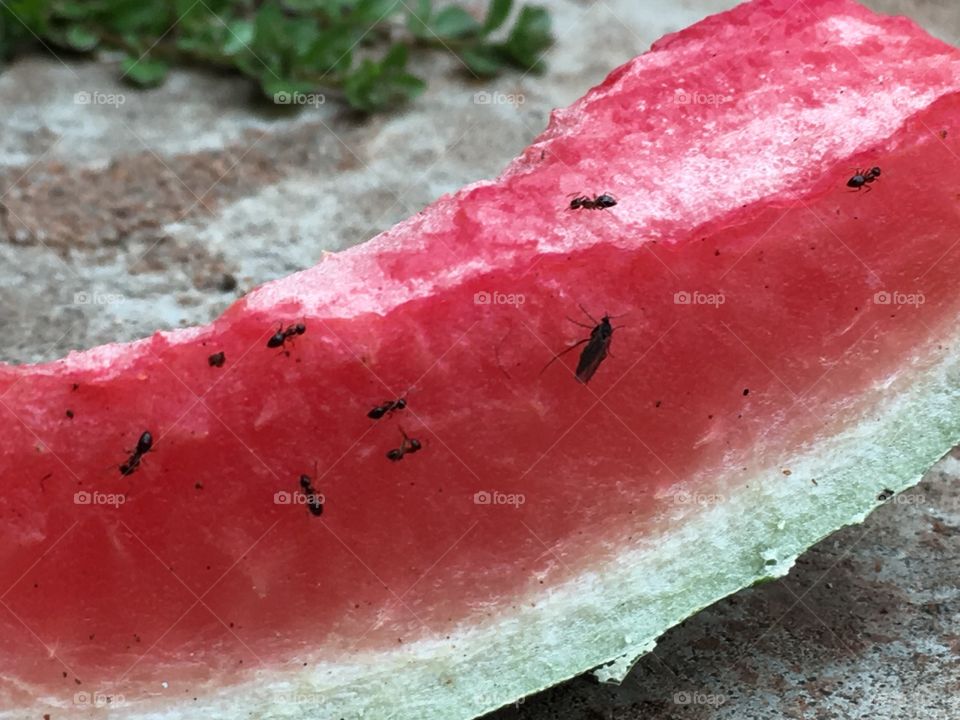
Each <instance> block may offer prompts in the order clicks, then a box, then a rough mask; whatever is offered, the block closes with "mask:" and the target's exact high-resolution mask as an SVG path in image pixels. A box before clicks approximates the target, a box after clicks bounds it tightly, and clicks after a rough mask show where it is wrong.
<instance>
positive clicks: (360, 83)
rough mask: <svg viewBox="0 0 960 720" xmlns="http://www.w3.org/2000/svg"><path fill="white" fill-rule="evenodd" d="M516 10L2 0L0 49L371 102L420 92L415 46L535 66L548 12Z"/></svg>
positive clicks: (387, 2) (143, 73)
mask: <svg viewBox="0 0 960 720" xmlns="http://www.w3.org/2000/svg"><path fill="white" fill-rule="evenodd" d="M512 10H513V0H491V2H490V5H489V7H488V9H487V13H486V16H485V17H484V18H483V20H478V19H476V18H474V17H473V15H471V14H470V13H469V12H467V11H466V10H465V9H464V8H462V7H460V6H458V5H455V4H452V5H446V6H444V7H441V8H434V7H433V5H432V0H171V1H168V2H164V1H161V0H153V1H150V0H4V2H3V3H0V59H2V60H6V59H9V58H10V57H12V56H14V55H16V54H18V53H21V52H23V51H25V50H28V49H30V48H32V47H36V46H41V47H42V46H46V47H47V48H49V49H52V50H53V51H54V52H56V51H57V50H58V49H61V50H62V49H68V50H70V51H72V52H78V53H92V52H94V51H96V50H98V49H106V50H119V51H121V52H123V53H124V59H123V60H122V63H121V68H122V72H123V76H124V78H125V79H127V80H129V81H130V82H132V83H134V84H136V85H139V86H142V87H151V86H155V85H158V84H159V83H161V82H162V81H163V79H164V77H165V76H166V73H167V71H168V70H169V68H170V67H171V66H174V65H182V64H197V65H200V66H207V67H211V66H212V67H216V68H222V69H227V70H233V71H237V72H240V73H242V74H243V75H245V76H247V77H249V78H251V79H252V80H254V81H255V82H256V83H257V84H258V85H259V86H260V88H262V90H263V92H264V93H265V94H266V95H267V96H269V97H275V96H276V94H277V93H311V92H316V91H333V92H335V93H337V94H339V95H340V96H341V97H342V98H343V99H344V100H345V101H346V102H347V103H349V104H350V105H351V106H352V107H354V108H356V109H358V110H361V111H364V112H374V111H378V110H383V109H385V108H388V107H391V106H393V105H395V104H397V103H400V102H403V101H406V100H409V99H411V98H413V97H415V96H416V95H418V94H419V93H420V92H422V91H423V89H424V87H425V84H424V81H423V79H422V78H420V77H418V76H417V75H415V74H414V73H412V72H410V70H409V69H408V58H409V57H410V54H411V51H427V50H430V49H433V50H437V49H443V50H446V51H449V52H452V53H454V54H455V55H456V56H457V57H458V58H460V60H461V61H462V63H463V65H464V66H465V68H466V69H467V70H469V72H470V73H472V74H474V75H476V76H478V77H489V76H492V75H495V74H497V73H498V72H500V71H501V70H503V69H504V68H507V67H513V68H520V69H522V70H524V71H531V72H539V71H540V70H542V60H541V56H542V54H543V52H544V51H545V50H546V48H547V47H549V45H550V44H551V42H552V36H551V33H550V17H549V14H548V13H547V11H546V10H545V9H544V8H542V7H537V6H530V5H526V6H523V7H521V8H520V9H519V11H518V12H517V14H516V19H515V20H514V22H513V25H512V26H511V27H510V28H509V29H504V25H505V23H506V21H507V18H508V17H509V16H510V14H511V11H512ZM494 36H496V37H497V38H498V39H494Z"/></svg>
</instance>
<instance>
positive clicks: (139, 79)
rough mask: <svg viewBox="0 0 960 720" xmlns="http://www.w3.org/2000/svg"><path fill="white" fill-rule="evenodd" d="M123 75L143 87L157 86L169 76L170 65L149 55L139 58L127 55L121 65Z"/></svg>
mask: <svg viewBox="0 0 960 720" xmlns="http://www.w3.org/2000/svg"><path fill="white" fill-rule="evenodd" d="M120 67H121V68H122V69H123V77H124V78H126V79H127V80H129V81H130V82H132V83H134V84H135V85H140V86H141V87H155V86H156V85H159V84H160V83H162V82H163V80H164V78H166V76H167V70H169V69H170V68H169V66H168V65H167V64H166V63H165V62H163V61H161V60H151V59H150V58H149V57H145V58H142V59H140V60H137V58H134V57H126V58H124V60H123V63H122V64H121V66H120Z"/></svg>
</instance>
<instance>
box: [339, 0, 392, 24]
mask: <svg viewBox="0 0 960 720" xmlns="http://www.w3.org/2000/svg"><path fill="white" fill-rule="evenodd" d="M402 9H403V3H402V2H401V0H360V2H358V3H357V4H356V7H354V9H353V13H351V15H350V20H351V22H355V23H357V24H358V25H361V24H362V25H365V26H367V27H369V26H370V25H372V24H373V23H381V22H383V21H384V20H386V19H387V18H388V17H390V16H391V15H393V14H394V13H396V12H397V11H399V10H402Z"/></svg>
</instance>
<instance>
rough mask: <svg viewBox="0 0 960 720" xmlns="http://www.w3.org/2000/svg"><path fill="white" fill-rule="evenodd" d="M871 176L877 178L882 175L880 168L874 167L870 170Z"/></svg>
mask: <svg viewBox="0 0 960 720" xmlns="http://www.w3.org/2000/svg"><path fill="white" fill-rule="evenodd" d="M870 174H871V175H873V176H874V177H876V176H877V175H879V174H880V168H878V167H872V168H870Z"/></svg>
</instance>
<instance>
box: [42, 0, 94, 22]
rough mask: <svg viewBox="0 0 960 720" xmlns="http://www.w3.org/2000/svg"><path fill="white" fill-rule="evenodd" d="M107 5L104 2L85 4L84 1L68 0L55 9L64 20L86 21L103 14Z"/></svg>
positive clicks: (57, 14)
mask: <svg viewBox="0 0 960 720" xmlns="http://www.w3.org/2000/svg"><path fill="white" fill-rule="evenodd" d="M106 7H107V5H106V3H103V2H83V0H68V1H66V2H59V3H57V4H56V6H55V7H54V8H53V11H54V13H55V14H56V16H57V17H58V18H60V19H62V20H86V19H88V18H91V17H94V16H96V15H97V13H100V12H103V11H104V10H105V9H106Z"/></svg>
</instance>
